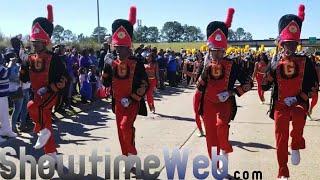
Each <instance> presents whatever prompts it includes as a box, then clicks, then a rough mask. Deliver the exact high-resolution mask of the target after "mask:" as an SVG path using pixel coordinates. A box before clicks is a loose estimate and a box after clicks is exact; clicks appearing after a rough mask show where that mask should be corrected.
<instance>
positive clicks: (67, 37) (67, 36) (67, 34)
mask: <svg viewBox="0 0 320 180" xmlns="http://www.w3.org/2000/svg"><path fill="white" fill-rule="evenodd" d="M62 36H63V39H64V42H68V43H69V42H74V41H76V39H77V36H76V35H75V34H73V33H72V31H70V30H65V31H63V34H62Z"/></svg>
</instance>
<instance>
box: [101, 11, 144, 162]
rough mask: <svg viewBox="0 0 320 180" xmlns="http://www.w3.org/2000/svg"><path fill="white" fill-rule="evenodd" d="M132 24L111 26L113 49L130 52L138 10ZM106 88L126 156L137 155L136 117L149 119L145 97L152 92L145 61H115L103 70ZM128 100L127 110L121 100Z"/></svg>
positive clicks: (122, 20) (123, 22) (129, 58)
mask: <svg viewBox="0 0 320 180" xmlns="http://www.w3.org/2000/svg"><path fill="white" fill-rule="evenodd" d="M130 14H131V15H130V20H129V21H128V20H124V19H118V20H115V21H114V22H113V24H112V32H113V35H112V43H113V46H114V47H116V46H124V47H127V48H130V47H131V45H132V42H131V37H132V34H133V25H134V24H135V19H136V17H135V15H136V8H135V7H131V9H130ZM102 77H103V84H104V86H106V87H109V86H110V85H111V87H112V92H113V94H112V110H113V112H114V113H115V114H116V121H117V127H118V136H119V141H120V146H121V150H122V154H123V155H126V156H128V155H130V154H133V155H136V154H137V150H136V147H135V128H134V122H135V120H136V117H137V115H138V114H139V115H143V116H147V108H146V104H145V101H144V96H145V94H146V92H147V91H148V88H149V82H148V75H147V73H146V71H145V67H144V61H143V60H142V59H139V58H137V57H134V56H131V57H128V58H127V59H125V60H120V59H116V60H114V61H113V62H112V64H111V65H109V64H106V65H105V67H104V70H103V75H102ZM126 98H128V99H129V101H130V102H131V103H130V104H129V106H128V107H125V106H124V105H123V104H122V102H121V101H122V100H123V99H126Z"/></svg>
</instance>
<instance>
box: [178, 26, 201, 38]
mask: <svg viewBox="0 0 320 180" xmlns="http://www.w3.org/2000/svg"><path fill="white" fill-rule="evenodd" d="M183 29H184V33H183V36H182V40H183V41H185V42H195V41H203V39H204V36H203V34H202V32H201V29H200V28H198V27H195V26H188V25H187V24H186V25H184V26H183Z"/></svg>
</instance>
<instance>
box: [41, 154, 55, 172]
mask: <svg viewBox="0 0 320 180" xmlns="http://www.w3.org/2000/svg"><path fill="white" fill-rule="evenodd" d="M47 155H49V156H51V157H52V158H53V160H54V164H55V165H56V164H57V153H56V152H54V153H49V154H47ZM49 165H50V163H49V161H45V162H44V163H43V168H44V169H48V168H49V167H50V166H49Z"/></svg>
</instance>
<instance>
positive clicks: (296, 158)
mask: <svg viewBox="0 0 320 180" xmlns="http://www.w3.org/2000/svg"><path fill="white" fill-rule="evenodd" d="M291 163H292V164H293V165H298V164H299V163H300V151H299V150H292V153H291Z"/></svg>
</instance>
